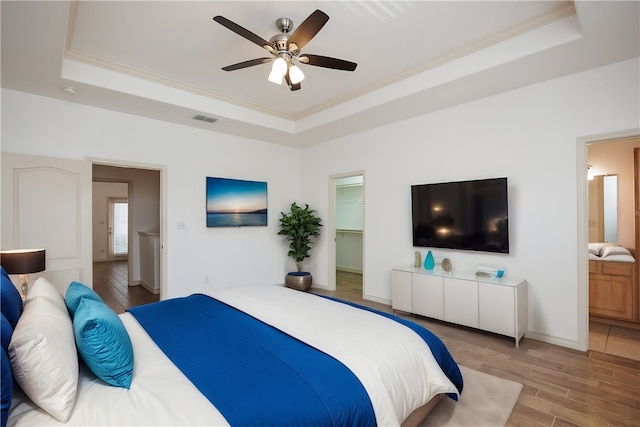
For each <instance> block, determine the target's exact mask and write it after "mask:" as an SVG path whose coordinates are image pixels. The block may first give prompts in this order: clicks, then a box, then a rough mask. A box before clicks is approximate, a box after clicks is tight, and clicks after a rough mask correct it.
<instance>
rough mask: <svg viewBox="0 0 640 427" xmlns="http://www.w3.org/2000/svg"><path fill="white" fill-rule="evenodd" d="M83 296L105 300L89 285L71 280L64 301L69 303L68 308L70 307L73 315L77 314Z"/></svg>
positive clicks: (95, 299)
mask: <svg viewBox="0 0 640 427" xmlns="http://www.w3.org/2000/svg"><path fill="white" fill-rule="evenodd" d="M82 298H86V299H91V300H94V301H98V302H103V301H102V298H100V295H98V294H97V293H96V291H94V290H93V289H91V288H89V287H88V286H87V285H84V284H82V283H80V282H71V284H70V285H69V287H68V288H67V292H66V293H65V297H64V303H65V304H66V305H67V309H69V313H71V317H73V316H75V313H76V310H77V309H78V305H79V304H80V300H81V299H82Z"/></svg>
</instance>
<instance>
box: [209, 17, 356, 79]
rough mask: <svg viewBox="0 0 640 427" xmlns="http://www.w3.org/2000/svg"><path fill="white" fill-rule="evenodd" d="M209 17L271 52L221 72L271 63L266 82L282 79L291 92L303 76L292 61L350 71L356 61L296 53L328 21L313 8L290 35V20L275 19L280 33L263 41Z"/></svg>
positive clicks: (243, 30)
mask: <svg viewBox="0 0 640 427" xmlns="http://www.w3.org/2000/svg"><path fill="white" fill-rule="evenodd" d="M213 20H214V21H216V22H217V23H219V24H221V25H223V26H225V27H226V28H228V29H230V30H231V31H233V32H234V33H236V34H238V35H240V36H242V37H244V38H245V39H247V40H249V41H250V42H252V43H255V44H257V45H258V46H260V47H262V48H264V49H266V50H268V51H269V53H271V55H272V56H271V57H266V58H256V59H251V60H249V61H244V62H239V63H237V64H233V65H228V66H226V67H222V69H223V70H224V71H234V70H240V69H242V68H247V67H253V66H254V65H260V64H265V63H268V62H273V65H272V67H271V73H270V74H269V81H271V82H273V83H276V84H282V80H283V79H284V80H285V81H286V82H287V85H288V86H289V88H290V89H291V90H292V91H293V90H298V89H300V82H301V81H302V79H304V73H303V72H302V70H301V69H300V68H299V67H298V66H297V65H296V62H298V63H301V64H306V65H315V66H317V67H324V68H331V69H334V70H344V71H354V70H355V69H356V67H357V66H358V64H356V63H354V62H350V61H345V60H343V59H338V58H331V57H328V56H321V55H312V54H307V53H301V52H300V51H301V50H302V48H303V47H304V46H305V45H306V44H307V43H308V42H309V40H311V39H312V38H313V37H314V36H315V35H316V34H318V32H319V31H320V30H321V29H322V27H323V26H324V24H326V23H327V21H328V20H329V16H328V15H327V14H326V13H324V12H323V11H321V10H316V11H315V12H313V13H312V14H311V15H309V16H308V17H307V19H305V20H304V22H303V23H302V24H300V25H299V26H298V28H296V30H295V31H294V32H293V33H291V34H289V32H290V31H291V29H292V28H293V21H292V20H291V19H289V18H279V19H278V20H277V21H276V26H277V27H278V29H279V30H280V33H278V34H276V35H275V36H273V37H271V39H269V41H266V40H264V39H263V38H262V37H260V36H257V35H256V34H254V33H252V32H251V31H249V30H247V29H245V28H243V27H241V26H240V25H238V24H236V23H235V22H232V21H230V20H228V19H227V18H225V17H223V16H220V15H218V16H215V17H214V18H213Z"/></svg>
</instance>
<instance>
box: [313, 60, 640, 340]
mask: <svg viewBox="0 0 640 427" xmlns="http://www.w3.org/2000/svg"><path fill="white" fill-rule="evenodd" d="M638 76H639V67H638V59H635V60H631V61H626V62H623V63H618V64H614V65H611V66H608V67H603V68H599V69H595V70H591V71H588V72H584V73H580V74H576V75H571V76H568V77H564V78H559V79H556V80H552V81H548V82H544V83H541V84H536V85H533V86H529V87H526V88H523V89H519V90H514V91H511V92H507V93H504V94H500V95H497V96H493V97H490V98H486V99H482V100H479V101H476V102H472V103H468V104H465V105H461V106H457V107H453V108H449V109H446V110H443V111H438V112H434V113H431V114H428V115H423V116H420V117H416V118H413V119H409V120H405V121H402V122H399V123H395V124H392V125H388V126H383V127H379V128H375V129H372V130H370V131H367V132H363V133H360V134H357V135H352V136H349V137H345V138H341V139H338V140H334V141H331V142H328V143H324V144H321V145H316V146H312V147H308V148H306V149H304V150H303V155H302V159H303V170H304V171H305V173H304V175H302V196H303V197H302V198H303V199H304V202H305V203H309V204H310V205H311V206H313V207H314V208H315V209H316V210H318V212H319V214H320V216H321V217H324V218H326V217H327V215H328V206H329V200H328V199H329V195H328V187H329V186H328V185H327V183H328V179H329V176H330V175H338V174H341V173H346V172H350V171H354V170H363V171H365V175H366V177H367V179H366V186H365V199H366V206H365V217H366V221H365V236H366V239H365V250H364V253H365V261H364V271H365V274H364V279H365V281H366V283H365V290H366V292H367V297H368V298H370V299H374V300H387V301H388V300H390V298H391V289H390V276H391V273H390V271H391V268H392V267H394V266H398V265H409V264H411V263H412V262H413V257H414V250H415V249H414V248H413V247H412V241H411V200H410V186H411V184H423V183H429V182H439V181H448V180H464V179H476V178H487V177H495V176H507V177H508V180H509V208H510V233H511V234H510V248H511V252H510V254H509V255H490V254H485V253H480V252H467V251H452V250H440V249H437V250H434V251H433V252H434V255H435V257H436V260H438V259H442V258H443V257H448V258H449V259H450V260H451V261H452V264H453V268H454V269H462V270H465V269H470V270H473V269H475V266H476V264H477V263H480V262H491V263H499V264H502V265H504V266H505V267H506V273H507V275H511V276H518V277H522V278H525V279H526V280H528V282H529V330H530V331H531V332H533V333H534V334H535V335H536V336H538V337H542V338H544V337H548V338H549V340H550V341H556V342H560V343H563V344H566V345H569V346H575V345H576V342H577V341H578V329H579V327H578V324H577V319H578V317H579V316H578V313H577V310H578V293H579V292H578V287H579V286H585V287H586V283H580V284H579V283H578V256H584V257H586V248H585V249H581V250H580V255H578V248H577V241H578V237H577V233H578V230H577V218H578V210H577V187H578V185H577V176H578V170H577V167H578V166H577V148H576V147H577V145H578V143H577V138H579V137H583V136H588V135H595V134H600V133H605V132H614V131H619V130H626V129H632V128H636V129H637V128H640V111H639V100H640V93H639V87H638V80H639V79H638ZM584 179H585V180H586V165H585V171H584ZM581 232H582V231H581ZM585 233H586V228H585ZM329 244H330V239H328V238H327V235H326V234H325V235H323V236H322V238H321V239H320V241H319V242H318V246H317V247H316V248H315V251H316V252H315V254H317V256H316V257H315V261H314V262H315V265H316V266H315V267H313V271H314V281H316V282H317V283H327V280H328V276H327V274H328V268H327V267H326V266H327V265H329V260H328V255H327V254H328V253H329V247H328V245H329ZM422 253H423V255H424V253H426V249H425V248H422Z"/></svg>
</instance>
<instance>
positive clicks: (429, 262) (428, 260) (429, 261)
mask: <svg viewBox="0 0 640 427" xmlns="http://www.w3.org/2000/svg"><path fill="white" fill-rule="evenodd" d="M435 265H436V263H435V261H434V260H433V254H432V253H431V251H429V252H427V256H426V257H424V269H425V270H433V267H434V266H435Z"/></svg>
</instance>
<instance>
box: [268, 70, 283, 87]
mask: <svg viewBox="0 0 640 427" xmlns="http://www.w3.org/2000/svg"><path fill="white" fill-rule="evenodd" d="M269 81H270V82H271V83H275V84H277V85H281V84H282V75H280V74H278V73H277V72H275V71H273V70H271V72H270V73H269Z"/></svg>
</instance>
